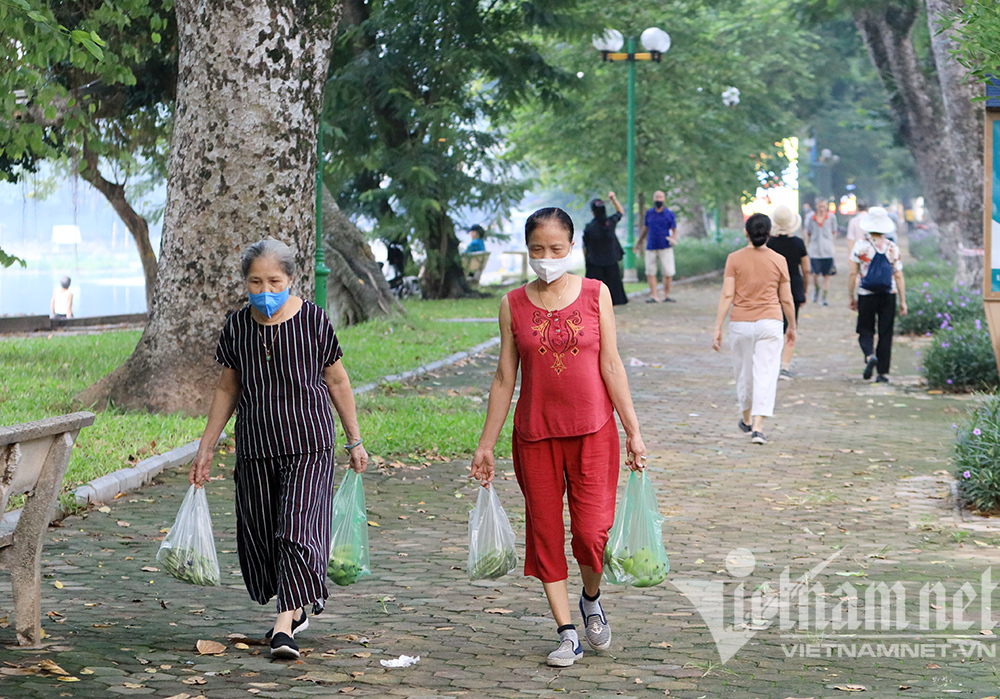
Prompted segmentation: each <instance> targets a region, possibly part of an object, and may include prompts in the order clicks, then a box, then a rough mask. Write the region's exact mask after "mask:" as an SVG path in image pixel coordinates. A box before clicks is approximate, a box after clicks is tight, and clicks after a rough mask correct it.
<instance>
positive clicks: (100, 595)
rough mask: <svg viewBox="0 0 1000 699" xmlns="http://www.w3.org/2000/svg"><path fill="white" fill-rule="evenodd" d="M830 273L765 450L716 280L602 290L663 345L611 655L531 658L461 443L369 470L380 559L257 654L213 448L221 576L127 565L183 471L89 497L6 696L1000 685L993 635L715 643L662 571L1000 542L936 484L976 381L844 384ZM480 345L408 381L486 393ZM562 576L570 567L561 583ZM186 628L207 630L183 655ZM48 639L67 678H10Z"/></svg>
mask: <svg viewBox="0 0 1000 699" xmlns="http://www.w3.org/2000/svg"><path fill="white" fill-rule="evenodd" d="M833 281H834V282H835V284H834V291H833V292H832V294H831V303H832V305H831V306H829V307H817V306H813V305H811V304H810V305H807V306H806V307H804V308H803V313H802V318H801V335H800V338H801V339H800V343H799V350H798V355H797V358H796V361H795V365H794V369H795V371H796V373H797V378H796V379H795V380H794V381H792V382H784V381H783V382H781V384H780V387H779V394H778V407H777V411H776V417H775V418H774V419H773V420H769V421H768V423H767V424H766V432H767V434H768V435H769V437H770V438H771V442H770V444H768V445H766V446H763V447H758V446H754V445H751V444H750V442H749V438H748V437H747V436H746V435H743V434H742V433H741V432H739V431H738V430H737V429H736V421H737V418H738V413H737V410H736V408H735V396H734V385H733V381H732V375H731V369H730V363H729V356H728V354H727V353H723V354H716V353H714V352H712V351H711V346H710V345H711V329H712V324H713V320H714V313H715V307H716V302H717V298H718V290H719V286H720V282H719V281H718V280H716V281H714V282H710V283H704V284H701V285H698V286H686V287H684V286H682V287H678V288H677V289H676V291H675V297H676V298H677V301H678V302H677V303H676V304H669V305H668V304H660V305H652V304H650V305H647V304H645V303H642V299H637V300H636V301H635V302H633V303H631V304H629V305H628V306H627V307H625V308H622V309H620V310H619V311H618V325H619V344H620V349H621V353H622V356H623V357H624V358H625V360H626V363H628V362H629V359H630V358H632V357H635V358H638V359H640V360H641V361H643V362H646V363H647V364H649V365H652V364H660V365H661V366H658V367H657V366H636V367H630V368H629V369H628V371H629V377H630V382H631V386H632V392H633V396H634V399H635V403H636V406H637V408H638V410H639V414H640V420H641V424H642V427H643V436H644V437H645V440H646V443H647V445H648V449H649V452H650V467H649V470H650V473H651V475H652V477H653V479H654V482H655V483H656V486H657V488H658V491H659V502H660V507H661V511H662V513H663V514H664V515H665V517H666V522H665V524H664V529H663V532H664V538H665V541H666V545H667V551H668V553H669V555H670V558H671V564H672V571H671V574H670V577H669V578H668V582H667V583H665V584H663V585H660V586H658V587H655V588H650V589H643V590H640V589H634V588H616V587H610V586H606V587H605V590H604V595H605V596H604V601H605V607H606V610H607V612H608V614H609V618H610V620H611V623H612V625H613V629H614V641H613V645H612V648H611V650H610V651H609V652H605V653H595V652H591V651H590V650H589V648H586V646H585V649H586V655H585V657H584V659H583V660H582V661H579V662H578V663H577V664H576V665H575V666H573V667H571V668H568V669H562V670H560V669H554V668H549V667H546V666H545V664H544V658H545V655H546V654H547V653H548V651H550V650H551V649H552V648H553V647H554V640H555V633H554V632H555V629H554V625H553V623H552V621H551V620H550V617H549V612H548V607H547V605H546V602H545V599H544V596H543V594H542V589H541V585H540V583H538V582H537V581H535V580H533V579H529V578H524V577H523V576H520V575H510V576H507V577H506V578H504V579H502V580H500V581H496V582H487V583H483V582H477V583H470V582H468V581H467V579H466V576H465V570H464V569H465V557H466V551H467V549H466V535H467V530H466V527H467V521H468V511H469V509H470V508H471V506H472V504H473V501H474V497H475V493H476V491H475V488H474V487H472V486H470V485H469V484H468V482H467V479H466V475H467V467H468V462H467V461H465V460H463V461H457V462H450V463H449V462H440V461H426V462H422V461H420V460H419V459H416V460H414V459H403V460H402V461H400V462H396V463H395V465H393V464H392V463H390V464H389V465H388V466H387V467H386V468H384V469H382V470H380V471H375V470H372V471H370V472H369V474H368V475H366V477H365V482H366V488H367V497H368V506H369V515H370V518H371V521H372V522H374V523H375V524H376V525H377V526H371V527H370V529H369V534H370V539H371V546H372V564H373V565H372V567H373V571H374V573H373V575H372V576H371V577H367V578H364V579H363V580H362V581H361V582H359V583H357V584H355V585H353V586H350V587H346V588H338V587H336V586H334V585H331V588H332V590H331V592H332V594H331V597H330V600H329V603H328V607H327V612H326V613H324V614H323V615H322V616H319V617H316V618H314V619H312V620H311V626H310V628H309V629H308V630H307V631H305V632H303V633H302V634H301V635H300V637H299V639H298V641H299V644H300V645H301V646H302V647H303V649H304V651H305V652H304V655H303V658H302V659H301V660H299V661H296V662H275V661H272V660H270V659H269V658H268V657H267V647H266V646H265V645H263V641H262V640H258V639H262V636H263V633H264V631H265V630H266V629H267V628H268V627H269V623H270V622H271V620H272V619H273V617H272V609H273V608H272V607H259V606H258V605H256V604H253V603H252V602H251V601H250V600H249V598H248V597H247V595H246V592H245V590H244V588H243V585H242V581H241V578H240V575H239V571H238V566H237V562H236V554H235V537H234V535H235V521H234V517H233V513H232V512H233V506H232V479H231V464H232V457H231V456H226V457H224V458H223V457H220V462H224V464H225V466H224V467H222V468H218V469H217V470H216V474H217V476H221V477H222V478H221V479H220V480H216V481H213V482H212V483H211V484H210V485H209V503H210V506H211V507H212V512H213V516H214V523H215V529H216V538H217V545H218V548H219V551H220V561H221V564H222V568H223V586H222V587H221V588H198V587H194V586H190V585H186V584H183V583H180V582H178V581H176V580H174V579H173V578H171V577H170V576H169V575H167V574H166V573H164V572H162V571H156V572H153V571H144V570H143V568H144V567H153V568H155V567H158V566H157V564H156V561H155V555H156V551H157V547H158V542H159V540H160V539H161V538H162V536H163V533H164V532H165V531H166V529H167V528H168V527H169V526H170V524H171V523H172V521H173V518H174V514H175V512H176V510H177V507H178V506H179V505H180V501H181V498H182V497H183V495H184V492H185V490H186V487H187V484H186V470H184V469H174V470H171V471H168V472H165V473H164V474H163V475H162V476H161V477H160V478H159V479H158V481H157V483H156V484H155V485H153V486H149V487H146V488H143V489H142V490H139V491H136V492H132V493H128V494H126V495H124V496H122V497H119V498H118V499H116V500H115V501H113V502H110V503H107V505H108V507H109V508H110V510H109V511H107V512H102V511H100V510H98V509H96V508H92V509H91V510H90V511H89V512H87V513H86V514H84V515H82V516H73V517H69V518H67V519H65V520H64V521H63V522H62V523H61V525H60V526H58V527H53V528H52V529H51V532H50V534H51V535H50V536H49V538H48V539H47V541H46V545H45V551H44V563H43V574H44V581H43V610H44V612H46V613H47V614H48V618H46V619H45V620H44V628H45V630H46V632H47V634H48V638H47V639H46V640H47V643H48V645H47V646H46V647H45V648H44V649H42V650H41V651H38V650H19V649H17V648H16V647H14V646H11V645H7V646H6V647H5V648H4V651H3V656H2V663H0V698H3V699H15V698H17V699H20V698H22V697H32V698H34V697H38V698H39V699H41V698H43V697H44V698H45V699H49V698H51V697H101V698H106V697H115V696H131V695H136V696H149V697H175V696H178V695H188V696H190V697H209V698H210V699H237V698H240V697H249V696H257V697H308V696H379V697H411V698H414V699H416V698H417V697H455V696H465V697H558V696H566V695H573V696H588V697H612V696H626V697H652V696H664V695H669V696H674V697H691V698H692V699H693V698H695V697H762V698H764V697H767V698H770V697H779V698H781V697H817V698H818V697H843V696H846V695H848V694H850V692H848V691H846V690H841V689H836V688H835V687H837V686H842V687H844V686H847V685H861V686H864V687H865V691H864V692H863V693H862V696H877V697H885V696H897V695H898V696H906V697H913V696H919V697H940V696H946V695H951V694H956V695H965V696H976V697H985V696H988V695H993V694H1000V690H998V681H1000V674H998V668H997V663H996V658H995V657H988V656H987V657H985V658H983V659H980V658H978V657H972V658H970V659H968V660H963V659H961V658H959V657H954V656H951V655H949V656H948V657H935V658H912V657H910V658H872V657H859V658H846V657H841V658H838V657H836V655H834V656H833V657H819V658H813V657H799V656H794V657H786V654H785V651H784V650H783V648H782V643H786V644H789V643H792V642H793V640H789V639H784V638H782V637H781V631H779V630H778V629H777V628H767V629H764V630H761V631H759V632H758V633H756V634H755V635H752V637H751V638H750V640H749V642H748V643H747V644H746V645H745V646H743V647H742V648H741V649H740V650H739V651H738V652H737V653H736V655H735V657H734V658H732V659H731V660H729V661H728V662H726V663H725V664H722V663H720V658H719V653H718V651H717V649H716V645H715V643H714V641H713V638H712V635H711V634H710V632H709V630H708V627H707V626H706V623H705V621H704V620H703V619H702V617H701V616H700V615H699V613H698V612H697V611H696V609H695V607H694V605H693V603H692V601H691V600H690V599H689V598H688V597H686V596H684V595H683V594H681V593H680V592H679V591H678V589H677V588H675V587H674V586H673V585H672V584H670V581H672V580H678V581H681V580H686V581H702V582H711V581H722V580H730V581H734V579H733V578H732V577H730V575H729V574H728V573H727V572H726V560H725V559H726V556H727V553H728V552H730V551H732V550H733V549H735V548H737V547H745V548H747V549H750V550H751V551H752V552H753V553H754V555H755V557H756V561H757V565H756V567H755V569H754V570H753V572H752V573H751V574H750V575H749V577H747V578H746V581H745V582H746V589H748V590H751V591H752V590H753V589H754V588H756V587H758V586H761V585H767V584H770V585H772V586H775V585H777V581H778V577H779V574H780V572H781V571H782V570H783V569H785V568H786V567H790V570H791V575H792V577H793V578H796V577H798V576H799V575H801V574H802V573H804V572H806V571H808V570H810V569H811V568H813V567H814V566H816V565H818V564H820V563H821V562H822V561H823V560H825V559H827V558H828V557H829V556H830V555H832V554H833V553H835V552H837V551H840V552H841V554H840V556H839V557H838V558H836V559H835V560H834V561H833V562H832V563H831V564H830V565H829V567H828V568H827V569H825V570H823V571H821V572H820V573H818V574H817V575H816V577H815V580H816V581H817V582H820V583H822V584H824V585H825V586H826V589H827V590H828V591H829V590H832V589H833V588H835V587H836V586H838V585H840V584H842V583H844V582H852V583H855V584H856V585H857V586H859V588H860V587H861V586H864V585H866V584H867V583H869V582H872V581H885V582H887V583H889V584H891V583H892V582H894V581H914V582H916V583H917V584H919V583H920V582H921V581H931V582H941V583H943V584H944V585H945V586H946V587H947V589H948V590H949V594H951V593H952V592H953V591H954V590H955V589H957V587H958V586H959V585H960V584H962V583H963V582H966V581H968V582H972V583H977V582H978V580H979V576H980V573H981V572H982V571H983V570H984V569H985V568H986V567H987V566H990V565H993V564H995V563H996V562H997V561H998V559H1000V550H998V547H997V544H998V543H1000V534H998V533H997V530H998V528H997V526H996V525H995V524H994V523H993V521H991V520H988V519H982V518H976V517H973V516H972V515H969V514H965V515H960V514H957V513H956V512H954V511H953V509H952V504H951V502H950V500H949V495H948V493H949V484H950V478H949V476H948V475H947V471H946V469H948V467H949V466H948V457H949V454H950V443H951V439H952V430H951V424H952V422H954V421H955V420H957V419H959V418H960V417H961V416H962V414H963V413H964V412H965V409H966V408H967V407H968V406H970V405H971V404H972V401H973V399H972V398H971V397H969V396H946V395H929V394H928V393H927V391H926V390H925V389H923V388H920V387H919V385H918V379H917V372H916V364H917V363H918V361H919V358H918V357H917V352H918V350H919V348H920V347H921V346H922V345H923V344H924V343H925V342H926V340H905V339H904V340H902V341H899V342H898V343H897V346H896V353H895V360H894V367H895V375H894V379H895V381H894V383H893V384H891V385H889V386H876V385H874V384H866V383H865V382H863V381H862V380H861V378H860V372H861V368H862V362H861V356H860V352H859V350H858V349H857V345H856V340H855V336H854V334H853V332H852V331H853V315H852V314H851V313H850V312H849V310H848V309H847V301H846V293H845V292H844V290H843V288H842V287H843V286H844V284H845V283H846V278H844V277H840V276H838V277H836V278H835V279H834V280H833ZM494 362H495V357H491V356H489V355H485V356H481V357H479V358H476V359H474V360H470V361H467V362H465V363H464V364H463V365H461V366H457V367H453V368H451V369H444V370H440V371H438V372H437V373H436V374H433V375H428V376H425V377H423V378H422V379H421V380H420V381H418V382H416V383H417V390H420V391H423V392H431V391H458V392H462V393H468V394H471V395H479V396H485V394H486V392H487V391H488V388H489V381H490V378H491V374H492V371H493V369H494ZM362 429H363V424H362ZM441 439H442V440H446V439H447V435H442V436H441ZM429 446H432V445H429ZM371 447H372V451H373V452H374V453H377V452H378V445H371ZM499 470H500V472H501V474H502V475H501V477H500V478H499V479H498V481H497V486H498V492H499V494H500V497H501V501H502V502H503V503H504V505H505V507H506V508H507V510H508V512H509V513H510V515H511V518H512V520H513V522H514V526H515V529H516V530H518V533H519V536H521V537H522V538H523V517H524V508H523V500H522V499H521V496H520V493H519V491H518V489H517V485H516V483H515V481H514V480H513V473H512V471H511V467H510V463H509V461H506V462H501V463H500V465H499ZM623 473H624V472H623ZM624 482H625V478H624V477H623V478H622V479H621V482H620V484H621V486H624ZM521 543H522V544H523V541H522V542H521ZM838 573H839V574H840V575H838ZM734 582H735V581H734ZM578 587H579V582H578V578H576V579H575V580H573V579H571V590H573V591H574V593H573V594H575V590H576V589H577V588H578ZM9 600H10V585H9V581H8V579H6V578H0V619H2V618H3V617H2V614H4V613H6V612H7V611H8V610H7V609H6V608H5V607H9ZM573 600H574V606H575V597H574V598H573ZM949 601H950V598H949ZM835 602H836V600H835V599H834V600H833V601H832V602H831V604H833V603H835ZM976 604H978V602H976ZM862 607H863V600H862ZM994 617H995V615H994ZM0 626H5V625H4V624H0ZM977 631H978V629H977V628H975V627H974V628H973V629H972V632H971V633H973V634H975V633H976V632H977ZM998 633H1000V632H998ZM236 634H241V635H245V636H247V637H249V638H247V639H239V638H237V637H236V636H233V635H236ZM820 637H821V634H820V633H819V632H817V633H815V634H813V635H806V636H799V637H798V638H797V639H795V640H800V641H805V642H815V641H816V640H818V638H820ZM984 638H985V639H986V640H987V641H988V640H989V638H988V637H986V636H984ZM13 639H14V633H13V629H12V628H9V627H6V626H5V627H4V628H2V629H0V640H2V641H3V642H4V643H6V644H11V643H13ZM202 639H204V640H214V641H219V642H222V643H224V644H226V646H227V647H226V651H225V652H224V653H223V654H220V655H218V656H199V655H198V654H197V651H196V649H195V646H196V643H197V641H198V640H202ZM903 640H906V639H896V641H897V642H898V641H903ZM840 642H850V639H847V640H846V641H845V640H844V639H840ZM237 643H242V645H241V646H240V647H237V645H236V644H237ZM986 647H987V648H992V646H989V645H987V646H986ZM401 654H406V655H419V656H420V657H421V660H420V662H419V663H418V664H416V665H415V666H413V667H410V668H406V669H393V670H387V669H384V668H382V667H381V666H380V664H379V662H378V661H379V660H380V659H383V658H391V657H396V656H399V655H401ZM43 660H50V661H54V662H56V663H57V664H58V665H59V666H60V667H62V668H64V669H65V671H66V672H68V673H69V675H68V677H64V678H60V677H59V676H57V675H54V674H51V673H42V674H17V673H21V672H26V670H23V668H29V669H30V668H32V667H37V665H38V663H39V662H40V661H43ZM18 668H22V669H18ZM29 671H30V670H29ZM904 687H906V688H908V689H903V688H904Z"/></svg>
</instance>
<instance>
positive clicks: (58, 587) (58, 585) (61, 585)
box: [52, 580, 63, 590]
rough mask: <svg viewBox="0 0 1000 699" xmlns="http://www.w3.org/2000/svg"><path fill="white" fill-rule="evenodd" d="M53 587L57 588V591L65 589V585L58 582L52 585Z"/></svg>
mask: <svg viewBox="0 0 1000 699" xmlns="http://www.w3.org/2000/svg"><path fill="white" fill-rule="evenodd" d="M52 587H54V588H56V589H57V590H61V589H63V584H62V583H61V582H59V581H58V580H56V581H55V582H54V583H52Z"/></svg>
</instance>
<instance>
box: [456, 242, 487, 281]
mask: <svg viewBox="0 0 1000 699" xmlns="http://www.w3.org/2000/svg"><path fill="white" fill-rule="evenodd" d="M489 259H490V253H489V252H487V251H485V250H484V251H483V252H467V253H463V254H462V268H463V270H464V271H465V277H466V279H468V280H469V286H471V287H472V288H473V289H476V288H479V278H480V277H481V276H483V270H484V269H486V263H487V262H488V261H489Z"/></svg>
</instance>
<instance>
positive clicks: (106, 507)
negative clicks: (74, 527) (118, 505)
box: [97, 505, 111, 514]
mask: <svg viewBox="0 0 1000 699" xmlns="http://www.w3.org/2000/svg"><path fill="white" fill-rule="evenodd" d="M97 511H98V512H103V513H104V514H108V513H109V512H111V508H110V507H108V506H107V505H105V506H104V507H98V508H97Z"/></svg>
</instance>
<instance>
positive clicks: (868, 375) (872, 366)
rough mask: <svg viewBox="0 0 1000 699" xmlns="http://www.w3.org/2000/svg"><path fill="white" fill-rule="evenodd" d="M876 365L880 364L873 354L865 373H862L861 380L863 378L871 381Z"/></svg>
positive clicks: (867, 363) (866, 365)
mask: <svg viewBox="0 0 1000 699" xmlns="http://www.w3.org/2000/svg"><path fill="white" fill-rule="evenodd" d="M876 364H878V357H876V356H875V355H874V354H873V355H872V356H870V357H869V358H868V361H867V362H866V363H865V370H864V372H862V374H861V378H863V379H864V380H865V381H867V380H868V379H870V378H871V377H872V372H874V371H875V365H876Z"/></svg>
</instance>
